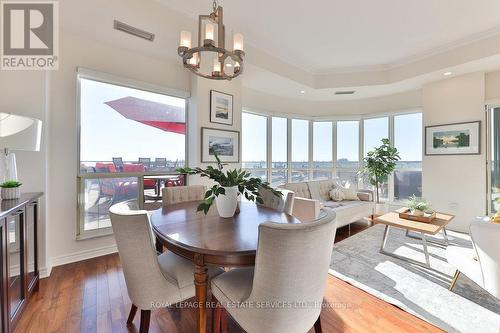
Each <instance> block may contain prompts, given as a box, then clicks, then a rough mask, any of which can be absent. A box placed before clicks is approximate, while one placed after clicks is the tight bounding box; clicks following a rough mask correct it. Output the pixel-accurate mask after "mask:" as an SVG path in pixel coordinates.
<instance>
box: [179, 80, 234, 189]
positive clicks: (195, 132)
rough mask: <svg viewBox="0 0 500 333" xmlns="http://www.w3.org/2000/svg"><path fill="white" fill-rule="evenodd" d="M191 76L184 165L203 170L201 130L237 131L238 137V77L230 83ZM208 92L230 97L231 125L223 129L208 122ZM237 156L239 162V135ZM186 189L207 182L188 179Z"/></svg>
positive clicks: (206, 181) (230, 164) (232, 165)
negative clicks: (201, 167)
mask: <svg viewBox="0 0 500 333" xmlns="http://www.w3.org/2000/svg"><path fill="white" fill-rule="evenodd" d="M190 75H191V98H190V99H189V114H188V142H189V149H188V151H189V153H188V154H189V156H188V164H189V166H190V167H197V166H205V165H207V163H201V162H200V161H201V128H202V127H208V128H215V129H221V130H230V131H237V132H240V133H241V112H242V94H241V89H242V88H241V77H238V78H236V79H234V80H231V81H215V80H207V79H203V78H201V77H198V76H196V75H194V74H190ZM210 90H217V91H220V92H223V93H226V94H230V95H233V125H232V126H230V125H224V124H218V123H211V122H210ZM238 150H239V154H240V161H241V134H240V142H239V149H238ZM240 166H241V163H229V164H228V165H227V166H226V168H239V167H240ZM189 184H190V185H198V184H201V185H206V186H209V185H210V184H211V181H209V180H208V179H207V178H201V177H198V176H190V177H189Z"/></svg>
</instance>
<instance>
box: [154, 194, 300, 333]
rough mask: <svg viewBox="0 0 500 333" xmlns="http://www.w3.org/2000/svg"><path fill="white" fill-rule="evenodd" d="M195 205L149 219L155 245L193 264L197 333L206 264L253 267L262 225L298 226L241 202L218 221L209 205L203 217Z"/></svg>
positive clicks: (203, 322)
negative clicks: (227, 215) (232, 213)
mask: <svg viewBox="0 0 500 333" xmlns="http://www.w3.org/2000/svg"><path fill="white" fill-rule="evenodd" d="M198 204H199V202H197V201H193V202H184V203H179V204H175V205H169V206H165V207H163V208H161V209H158V210H156V211H155V212H154V213H153V215H152V216H151V224H152V227H153V231H154V233H155V236H156V242H157V245H158V244H159V245H160V247H161V246H164V247H165V248H167V250H169V251H172V252H174V253H176V254H177V255H180V256H182V257H184V258H186V259H188V260H191V261H192V262H193V263H194V265H195V271H194V283H195V291H196V302H197V309H198V316H197V317H198V332H199V333H204V332H206V326H207V313H206V309H207V283H208V275H207V265H216V266H220V267H234V266H253V265H254V264H255V254H256V250H257V241H258V236H259V224H261V223H263V222H276V223H300V221H299V220H298V219H296V218H294V217H293V216H291V215H288V214H286V213H282V212H279V211H276V210H273V209H270V208H267V207H263V206H258V205H256V204H254V203H251V202H246V201H242V202H241V203H240V212H239V213H238V214H235V216H234V217H231V218H222V217H220V216H219V214H218V213H217V209H216V207H214V206H212V207H211V208H210V210H209V211H208V213H207V214H206V215H205V214H204V213H203V212H196V208H197V206H198Z"/></svg>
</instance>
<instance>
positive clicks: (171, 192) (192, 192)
mask: <svg viewBox="0 0 500 333" xmlns="http://www.w3.org/2000/svg"><path fill="white" fill-rule="evenodd" d="M205 191H206V187H205V186H203V185H191V186H173V187H164V188H163V193H162V197H163V201H162V202H163V206H168V205H173V204H178V203H181V202H188V201H201V200H203V198H204V197H205Z"/></svg>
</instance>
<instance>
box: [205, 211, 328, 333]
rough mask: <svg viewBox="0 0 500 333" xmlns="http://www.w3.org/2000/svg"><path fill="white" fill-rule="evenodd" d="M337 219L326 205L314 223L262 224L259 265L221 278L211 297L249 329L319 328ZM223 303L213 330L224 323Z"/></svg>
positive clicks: (253, 332) (269, 332) (273, 332)
mask: <svg viewBox="0 0 500 333" xmlns="http://www.w3.org/2000/svg"><path fill="white" fill-rule="evenodd" d="M336 223H337V222H336V217H335V213H334V212H333V211H332V210H330V209H328V208H327V209H324V210H322V211H321V212H320V218H319V219H318V220H316V221H313V222H307V223H298V224H283V223H271V222H266V223H263V224H261V225H260V226H259V241H258V247H257V257H256V260H255V268H253V267H252V268H236V269H233V270H230V271H229V272H226V273H223V274H222V275H219V276H217V277H216V278H214V279H213V280H212V283H211V286H212V295H213V296H214V297H215V298H216V299H217V300H218V302H219V304H220V305H222V307H224V308H225V309H226V310H227V312H229V313H230V314H231V316H232V317H233V318H234V319H235V320H236V321H237V322H238V324H239V325H240V326H241V327H242V328H243V329H244V330H245V331H246V332H248V333H260V332H266V333H282V332H287V333H295V332H296V333H305V332H307V331H308V330H309V329H311V327H313V325H314V328H315V330H316V332H321V322H320V319H319V315H320V312H321V304H322V301H323V294H324V291H325V285H326V278H327V275H328V268H329V266H330V258H331V254H332V247H333V241H334V238H335V230H336ZM214 301H215V300H214ZM222 307H221V306H217V307H216V308H215V310H214V321H213V325H214V327H213V328H214V329H213V332H214V333H216V332H219V330H220V327H221V321H223V320H221V319H222V317H223V313H224V312H225V311H226V310H224V309H223V308H222Z"/></svg>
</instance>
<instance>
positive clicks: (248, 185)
mask: <svg viewBox="0 0 500 333" xmlns="http://www.w3.org/2000/svg"><path fill="white" fill-rule="evenodd" d="M215 159H216V160H217V167H216V168H214V167H212V166H208V167H207V168H206V169H202V168H199V167H198V168H195V169H191V168H179V169H177V171H178V172H180V173H185V174H190V175H200V176H201V177H207V178H209V179H212V180H213V181H215V182H216V184H215V185H213V186H212V187H211V188H209V189H208V190H207V192H206V193H205V200H204V201H203V202H202V203H201V204H200V205H199V206H198V209H197V211H203V212H204V213H205V214H206V213H207V212H208V210H209V209H210V206H212V204H213V202H214V200H215V202H216V206H217V211H218V212H219V215H220V216H221V217H232V216H234V213H235V212H236V207H237V206H238V195H239V194H242V195H244V196H245V198H246V199H247V200H250V201H257V202H258V203H261V204H262V203H264V201H263V200H262V198H261V196H260V194H259V188H260V187H263V188H265V189H268V190H270V191H271V192H272V193H273V194H274V195H276V196H281V195H282V194H281V192H280V191H278V190H276V189H273V188H272V187H271V186H269V183H267V182H263V181H262V179H260V178H252V177H250V175H251V174H250V172H248V171H245V170H242V169H238V170H237V169H234V170H227V171H225V172H224V171H223V168H224V165H225V164H223V163H221V161H220V159H219V157H218V156H217V155H216V154H215Z"/></svg>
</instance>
